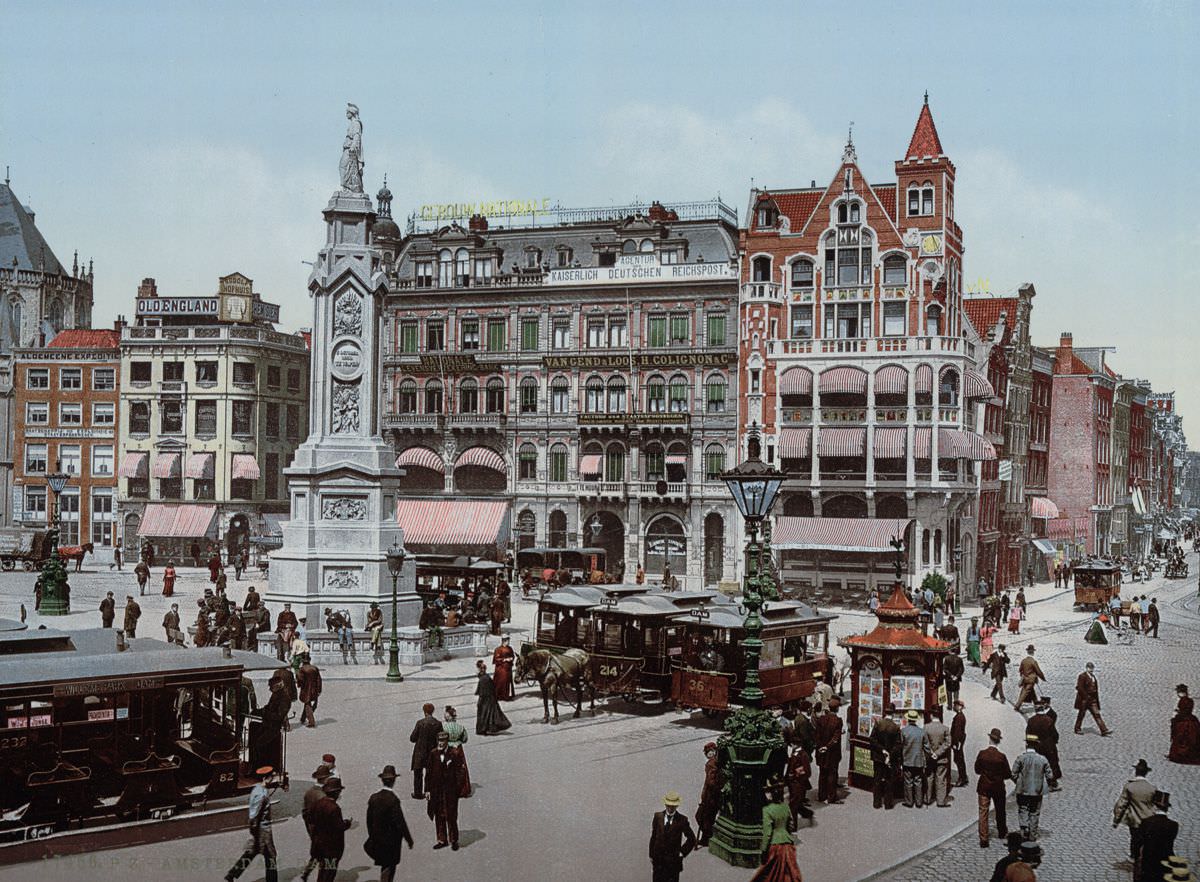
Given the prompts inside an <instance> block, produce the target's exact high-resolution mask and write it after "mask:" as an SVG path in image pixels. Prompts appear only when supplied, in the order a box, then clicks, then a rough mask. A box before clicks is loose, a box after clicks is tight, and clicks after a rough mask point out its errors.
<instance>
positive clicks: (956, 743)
mask: <svg viewBox="0 0 1200 882" xmlns="http://www.w3.org/2000/svg"><path fill="white" fill-rule="evenodd" d="M966 709H967V706H966V705H965V704H963V703H962V700H961V699H960V700H958V701H956V702H954V719H953V720H951V721H950V753H951V755H952V756H953V757H954V768H955V772H956V773H957V775H958V780H957V781H955V782H954V785H953V786H955V787H966V786H967V784H968V783H969V781H968V779H967V757H966V754H964V753H963V748H964V747H966V743H967V714H966Z"/></svg>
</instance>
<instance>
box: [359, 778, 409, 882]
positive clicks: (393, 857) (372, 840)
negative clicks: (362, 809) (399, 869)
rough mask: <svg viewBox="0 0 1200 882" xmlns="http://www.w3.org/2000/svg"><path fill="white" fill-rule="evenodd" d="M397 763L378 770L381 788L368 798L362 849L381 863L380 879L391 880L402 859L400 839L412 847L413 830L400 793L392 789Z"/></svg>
mask: <svg viewBox="0 0 1200 882" xmlns="http://www.w3.org/2000/svg"><path fill="white" fill-rule="evenodd" d="M396 777H397V775H396V767H395V766H392V765H387V766H384V767H383V771H382V772H380V773H379V780H380V781H381V782H383V783H382V785H381V786H380V788H379V789H378V790H377V791H375V792H374V793H372V794H371V798H370V799H368V800H367V841H366V843H365V844H364V845H363V851H365V852H366V853H367V857H369V858H371V860H373V861H375V866H377V867H379V868H380V869H379V882H392V879H393V878H394V877H395V875H396V865H397V864H398V863H400V850H401V848H402V846H401V842H407V843H408V847H409V848H412V847H413V838H412V833H410V832H409V829H408V822H407V821H405V820H404V809H403V808H401V807H400V797H398V796H396V792H395V791H394V790H393V789H392V788H393V787H394V786H395V784H396Z"/></svg>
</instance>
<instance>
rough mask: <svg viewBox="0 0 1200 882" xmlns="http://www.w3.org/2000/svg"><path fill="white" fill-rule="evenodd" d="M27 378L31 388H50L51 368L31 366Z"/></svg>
mask: <svg viewBox="0 0 1200 882" xmlns="http://www.w3.org/2000/svg"><path fill="white" fill-rule="evenodd" d="M25 378H26V380H27V381H28V385H29V388H30V389H49V388H50V368H30V369H29V370H28V371H27V372H26V374H25Z"/></svg>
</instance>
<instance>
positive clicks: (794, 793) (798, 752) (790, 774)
mask: <svg viewBox="0 0 1200 882" xmlns="http://www.w3.org/2000/svg"><path fill="white" fill-rule="evenodd" d="M710 743H711V742H710ZM718 771H719V767H718ZM784 783H785V784H786V785H787V789H788V808H789V809H790V810H791V812H792V824H793V826H794V825H796V824H797V823H799V820H798V819H799V818H804V819H805V820H811V819H812V818H813V810H812V809H811V808H809V805H808V791H809V790H811V789H812V754H810V753H809V752H808V749H807V748H805V747H804V746H803V745H802V744H793V745H792V747H791V754H790V755H789V756H788V761H787V767H786V770H785V771H784ZM722 786H724V773H722ZM714 819H715V815H714Z"/></svg>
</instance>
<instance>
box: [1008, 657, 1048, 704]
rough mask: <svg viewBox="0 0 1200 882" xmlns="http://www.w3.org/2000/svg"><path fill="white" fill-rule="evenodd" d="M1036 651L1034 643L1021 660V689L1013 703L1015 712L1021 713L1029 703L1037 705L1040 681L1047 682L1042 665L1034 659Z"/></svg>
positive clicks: (1019, 672)
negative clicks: (1026, 703)
mask: <svg viewBox="0 0 1200 882" xmlns="http://www.w3.org/2000/svg"><path fill="white" fill-rule="evenodd" d="M1035 651H1036V649H1035V647H1034V645H1033V644H1032V643H1030V644H1029V645H1028V646H1026V647H1025V657H1024V658H1023V659H1021V664H1020V665H1019V666H1018V667H1017V673H1018V674H1020V677H1021V687H1020V690H1019V691H1018V692H1017V700H1016V701H1014V702H1013V710H1018V711H1019V710H1020V709H1021V708H1022V707H1023V706H1024V705H1025V702H1027V701H1032V702H1034V703H1035V704H1036V702H1037V684H1038V681H1039V680H1040V681H1042V682H1043V683H1045V682H1046V675H1045V674H1043V673H1042V667H1041V665H1039V664H1038V662H1037V659H1036V658H1034V657H1033V654H1034V652H1035Z"/></svg>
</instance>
